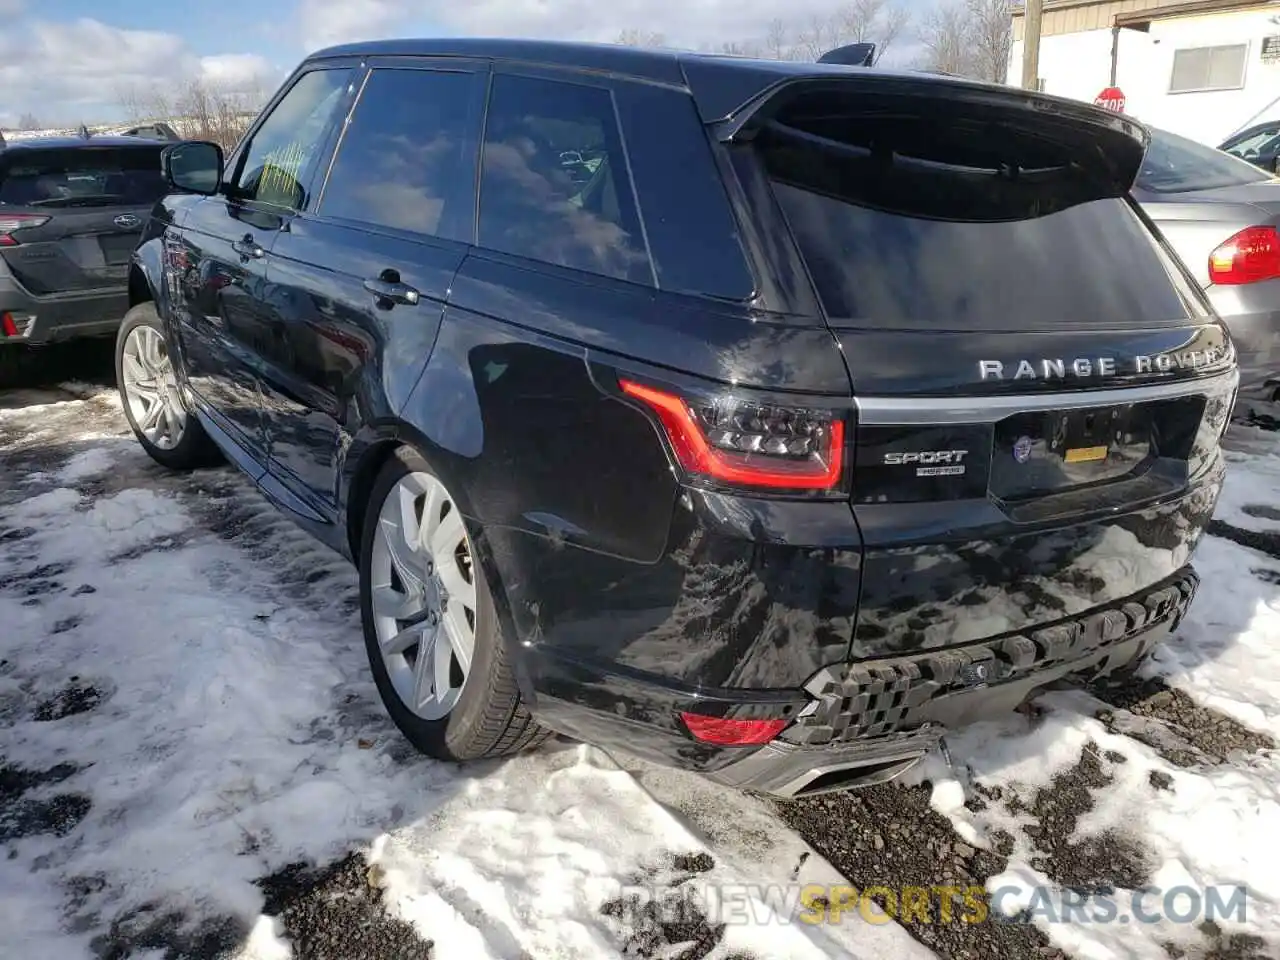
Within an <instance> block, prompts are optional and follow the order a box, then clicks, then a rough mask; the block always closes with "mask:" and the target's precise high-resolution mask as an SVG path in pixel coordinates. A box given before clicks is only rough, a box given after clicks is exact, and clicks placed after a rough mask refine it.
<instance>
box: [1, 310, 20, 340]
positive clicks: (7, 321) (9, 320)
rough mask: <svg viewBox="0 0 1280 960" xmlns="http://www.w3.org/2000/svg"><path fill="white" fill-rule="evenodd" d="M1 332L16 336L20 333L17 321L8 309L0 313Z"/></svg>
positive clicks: (7, 335)
mask: <svg viewBox="0 0 1280 960" xmlns="http://www.w3.org/2000/svg"><path fill="white" fill-rule="evenodd" d="M0 333H3V334H4V335H5V336H6V337H16V336H17V335H18V324H17V321H15V320H14V319H13V314H12V313H9V312H8V311H7V310H6V311H5V312H4V313H0Z"/></svg>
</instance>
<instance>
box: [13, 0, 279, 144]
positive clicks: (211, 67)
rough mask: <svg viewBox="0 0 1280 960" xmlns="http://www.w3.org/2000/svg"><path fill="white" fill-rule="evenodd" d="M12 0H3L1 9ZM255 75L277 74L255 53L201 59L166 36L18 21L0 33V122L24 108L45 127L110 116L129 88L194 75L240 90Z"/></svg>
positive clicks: (96, 25) (85, 21)
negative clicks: (0, 101)
mask: <svg viewBox="0 0 1280 960" xmlns="http://www.w3.org/2000/svg"><path fill="white" fill-rule="evenodd" d="M12 2H13V0H0V12H2V11H3V10H4V9H6V8H5V6H4V5H5V4H12ZM255 72H256V73H261V74H265V75H266V76H265V77H264V79H267V78H272V79H273V78H274V76H275V74H276V73H277V72H276V71H275V70H274V69H273V68H272V66H271V64H270V63H268V62H267V61H266V60H265V59H264V58H262V57H260V56H256V55H252V54H239V53H237V54H227V55H223V56H210V57H203V58H202V57H198V56H196V55H195V54H194V53H193V52H192V51H191V49H190V48H189V47H188V46H187V45H186V44H185V43H184V42H183V40H182V39H181V38H180V37H177V36H175V35H174V34H171V33H162V32H159V31H153V30H122V29H120V28H118V27H112V26H109V25H108V24H105V23H102V22H101V21H99V20H93V19H89V18H82V19H79V20H73V21H69V22H65V23H55V22H52V21H48V20H40V19H21V20H18V21H17V22H16V24H14V25H13V26H8V27H6V29H5V30H4V31H2V32H0V89H2V90H4V93H5V96H4V102H3V104H0V125H3V124H14V123H16V122H17V119H18V117H20V116H21V115H23V114H28V113H29V114H34V115H35V116H36V118H37V119H39V120H40V121H41V122H42V123H44V124H47V125H56V124H75V123H80V122H86V123H93V122H97V121H101V120H110V119H114V118H116V117H118V116H119V115H120V113H121V109H122V102H123V100H124V99H125V98H126V96H127V93H128V92H129V91H137V90H141V89H152V88H155V87H162V88H163V87H169V88H172V89H173V90H177V89H178V88H179V87H180V86H181V85H182V84H183V83H184V82H186V81H188V80H191V79H193V78H203V79H206V80H210V81H213V82H217V83H219V84H228V85H230V86H232V87H234V88H236V89H244V88H245V86H246V85H247V84H249V83H250V81H251V78H252V77H253V76H254V74H255Z"/></svg>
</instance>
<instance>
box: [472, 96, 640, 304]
mask: <svg viewBox="0 0 1280 960" xmlns="http://www.w3.org/2000/svg"><path fill="white" fill-rule="evenodd" d="M479 243H480V246H482V247H487V248H489V249H491V250H498V251H501V252H503V253H510V254H515V255H517V256H522V257H529V258H531V259H534V260H541V261H543V262H545V263H551V264H555V265H557V266H562V267H570V268H573V269H576V270H585V271H588V272H590V273H595V274H600V275H602V276H606V277H614V278H617V279H620V280H631V281H634V282H638V283H648V284H652V282H653V270H652V268H651V266H650V264H649V254H648V251H647V249H646V246H645V242H644V236H643V233H642V231H641V229H640V218H639V216H638V214H637V213H636V206H635V198H634V194H633V191H632V186H631V178H630V176H629V175H628V172H627V161H626V157H625V155H624V154H623V149H622V139H621V136H620V135H619V133H618V122H617V116H616V113H615V111H614V107H613V95H612V94H611V93H610V92H609V90H607V89H606V88H603V87H594V86H587V85H584V84H577V83H567V82H561V81H556V80H543V79H536V78H532V77H517V76H508V75H503V74H498V75H496V76H495V77H494V78H493V86H492V92H491V95H490V99H489V112H488V117H487V121H486V128H485V141H484V161H483V166H482V172H481V178H480V223H479Z"/></svg>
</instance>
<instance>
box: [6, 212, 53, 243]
mask: <svg viewBox="0 0 1280 960" xmlns="http://www.w3.org/2000/svg"><path fill="white" fill-rule="evenodd" d="M48 222H49V218H48V217H42V216H39V215H38V214H34V213H0V247H16V246H17V245H18V241H17V240H15V239H14V238H13V237H12V236H10V234H12V233H13V232H14V231H15V230H28V229H30V228H31V227H39V226H42V225H44V224H46V223H48Z"/></svg>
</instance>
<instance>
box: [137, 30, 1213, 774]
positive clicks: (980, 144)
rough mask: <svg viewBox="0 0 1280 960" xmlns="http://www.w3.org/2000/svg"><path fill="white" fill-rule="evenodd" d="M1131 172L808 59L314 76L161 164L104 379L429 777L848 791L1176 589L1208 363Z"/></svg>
mask: <svg viewBox="0 0 1280 960" xmlns="http://www.w3.org/2000/svg"><path fill="white" fill-rule="evenodd" d="M1147 142H1148V135H1147V133H1146V131H1145V130H1144V128H1142V127H1141V126H1140V125H1138V124H1136V123H1134V122H1133V121H1131V120H1129V119H1126V118H1125V117H1123V116H1117V115H1115V114H1111V113H1108V112H1105V111H1102V110H1099V109H1096V108H1093V107H1091V106H1088V105H1084V104H1079V103H1074V102H1070V101H1065V100H1059V99H1055V98H1052V97H1048V96H1044V95H1041V94H1036V93H1028V92H1024V91H1021V90H1015V89H1010V88H1004V87H994V86H988V85H982V84H976V83H970V82H966V81H960V80H954V79H950V78H940V77H934V76H926V75H912V74H894V73H890V72H886V71H881V70H876V69H863V68H857V67H849V66H842V65H839V64H813V63H808V64H803V63H776V62H762V61H755V60H749V59H742V58H733V57H722V56H712V55H698V54H683V53H676V52H666V51H663V52H657V51H646V50H637V49H627V48H621V47H612V46H595V45H582V44H572V43H541V42H524V41H511V40H493V41H489V40H415V41H409V40H405V41H382V42H376V43H362V44H357V45H350V46H343V47H337V48H333V49H329V50H325V51H323V52H320V53H317V54H315V55H313V56H311V57H310V58H308V59H307V60H306V61H305V62H304V63H303V64H302V65H301V66H300V67H299V68H298V70H297V71H296V72H295V73H294V74H293V75H292V76H291V77H290V78H289V80H288V81H287V82H286V83H285V84H284V86H283V87H282V88H281V90H280V91H279V92H278V93H277V94H276V96H275V97H274V99H273V100H272V102H271V103H270V104H269V105H268V106H267V108H266V109H265V110H264V112H263V114H262V115H261V117H260V118H259V119H258V120H257V122H256V123H255V125H254V126H253V128H252V129H251V130H250V132H249V134H248V135H247V136H246V138H245V140H244V141H243V142H242V143H241V144H240V145H239V147H237V149H236V150H235V151H233V152H232V153H231V154H230V156H229V157H228V158H227V159H226V161H225V162H224V160H223V157H222V155H221V152H220V151H219V149H218V148H217V147H216V146H215V145H213V144H201V143H182V144H178V145H174V146H170V147H168V148H166V153H165V157H164V167H165V171H166V175H167V176H168V178H169V181H170V183H171V184H172V186H173V188H174V192H173V194H171V195H170V196H169V197H167V198H166V199H165V200H163V201H161V203H160V204H159V205H158V206H157V209H156V210H155V211H154V214H153V220H152V224H151V227H150V228H149V231H148V234H147V235H146V236H145V237H144V240H143V242H142V243H141V245H140V246H139V248H138V249H137V251H136V253H135V255H134V261H133V275H132V280H131V282H130V291H131V299H132V301H133V306H132V308H131V310H130V311H129V314H128V316H127V318H126V319H125V321H124V323H123V325H122V327H121V330H120V335H119V338H118V349H117V372H118V377H119V385H120V392H121V396H122V399H123V402H124V407H125V410H126V413H127V415H128V418H129V421H130V423H131V424H132V426H133V428H134V430H135V432H136V434H137V436H138V439H139V441H140V443H141V444H142V446H143V447H144V448H145V450H146V451H147V453H148V454H150V455H151V456H152V457H153V458H154V459H155V460H157V461H158V462H160V463H161V464H165V465H167V466H169V467H172V468H176V469H190V468H194V467H196V466H199V465H202V464H208V463H211V462H214V461H216V460H218V459H219V458H222V457H225V458H227V459H229V460H230V461H231V462H232V463H233V464H234V465H236V466H237V467H239V468H240V469H241V470H242V471H244V472H245V473H246V474H247V475H248V476H249V477H251V478H252V479H253V480H254V481H255V482H256V483H257V485H258V487H259V488H260V489H261V490H262V492H263V493H264V494H265V496H267V497H268V498H269V499H270V500H271V501H273V502H274V503H275V504H276V505H277V506H278V507H279V508H280V509H281V510H283V511H284V512H286V513H287V514H289V515H290V516H291V517H293V518H294V519H295V520H296V521H297V522H298V523H299V524H301V525H302V526H303V527H304V528H306V529H307V530H309V531H311V532H312V533H314V534H315V535H316V536H317V537H318V538H319V539H320V540H322V541H323V542H324V543H326V544H328V545H330V546H331V547H333V548H334V549H335V550H338V551H340V552H342V553H343V554H345V555H346V556H347V557H349V558H350V559H351V560H352V561H354V563H355V564H356V566H357V567H358V570H359V581H360V595H361V604H362V620H363V630H364V640H365V644H366V647H367V650H368V654H369V660H370V664H371V667H372V671H373V675H374V678H375V680H376V682H377V686H378V689H379V691H380V693H381V696H382V698H383V700H384V702H385V705H386V708H387V710H388V712H389V713H390V715H391V717H392V718H393V719H394V721H395V723H396V724H397V725H398V726H399V728H400V729H401V730H402V731H403V733H404V734H405V735H406V736H407V737H408V739H410V740H411V741H412V742H413V743H414V744H415V745H416V746H417V747H418V748H420V749H421V750H423V751H425V752H427V753H428V754H431V755H433V756H436V757H440V758H446V759H461V760H465V759H475V758H482V757H495V756H501V755H505V754H509V753H512V752H514V751H517V750H520V749H522V748H525V747H527V746H529V745H531V744H534V743H536V742H538V741H539V740H540V739H541V738H542V737H543V736H544V735H545V734H546V732H547V731H558V732H560V733H562V734H565V735H569V736H572V737H577V738H581V739H583V740H586V741H589V742H593V743H596V744H599V745H602V746H604V747H606V748H617V749H621V750H625V751H628V752H631V753H634V754H638V755H641V756H645V757H648V758H650V759H655V760H658V761H660V762H666V763H671V764H677V765H680V766H683V767H686V768H689V769H694V770H698V771H701V772H703V773H704V774H706V775H708V776H711V777H713V778H716V779H718V780H719V781H720V782H723V783H725V784H730V785H735V786H738V787H743V788H749V789H753V790H758V791H762V792H766V793H771V794H773V795H776V796H782V797H794V796H800V795H805V794H809V793H815V792H819V791H823V790H830V789H840V788H844V787H848V786H853V785H857V784H866V783H871V782H876V781H879V780H884V779H888V778H891V777H893V776H895V775H897V774H898V773H900V772H901V771H902V770H904V769H905V768H906V767H908V766H909V765H910V764H911V763H912V762H913V761H915V760H916V759H918V758H919V757H920V756H921V755H922V754H923V753H925V752H926V751H928V750H930V749H931V748H932V747H933V746H935V745H936V744H937V743H938V740H939V738H940V737H941V736H942V735H943V734H944V733H945V732H946V731H947V730H948V729H951V728H954V727H956V726H958V725H962V724H965V723H968V722H970V721H972V720H975V719H979V718H983V717H990V716H994V715H999V714H1000V713H1001V712H1004V711H1008V710H1011V709H1013V708H1014V707H1016V706H1017V705H1018V704H1020V703H1021V702H1022V701H1023V700H1025V699H1026V698H1027V697H1028V696H1030V695H1031V694H1033V693H1034V692H1035V691H1037V690H1039V689H1040V688H1042V687H1044V686H1045V685H1047V684H1050V683H1054V682H1056V681H1059V680H1061V679H1063V678H1072V677H1087V676H1099V675H1105V674H1108V673H1110V672H1113V671H1116V670H1120V669H1131V668H1132V667H1133V666H1134V665H1135V664H1137V663H1138V662H1139V661H1140V660H1141V659H1142V658H1143V657H1144V656H1145V655H1147V653H1148V652H1149V651H1150V650H1151V649H1152V647H1153V645H1154V644H1156V643H1159V642H1160V641H1162V640H1163V639H1165V638H1166V637H1168V636H1169V635H1170V633H1171V632H1172V631H1173V630H1175V628H1176V627H1177V626H1178V624H1179V622H1180V620H1181V618H1182V617H1183V616H1184V614H1185V612H1186V610H1187V605H1188V604H1189V603H1190V601H1191V599H1192V596H1193V594H1194V593H1195V590H1196V585H1197V579H1196V576H1195V573H1194V572H1193V570H1192V569H1191V567H1190V566H1189V559H1190V556H1191V553H1192V551H1193V549H1194V548H1195V546H1196V543H1197V541H1198V539H1199V537H1200V536H1201V534H1202V532H1203V530H1204V527H1205V525H1206V523H1207V522H1208V520H1209V518H1210V516H1211V515H1212V512H1213V509H1214V505H1215V503H1216V500H1217V497H1218V493H1219V490H1220V488H1221V483H1222V477H1223V470H1224V467H1223V458H1222V456H1221V453H1220V449H1219V442H1220V437H1221V434H1222V433H1223V431H1224V430H1225V428H1226V424H1227V419H1228V412H1229V410H1230V408H1231V403H1232V399H1233V393H1234V391H1235V388H1236V383H1237V373H1236V367H1235V356H1234V350H1233V347H1232V343H1231V340H1230V338H1229V336H1228V334H1227V332H1226V330H1225V329H1224V327H1223V326H1222V324H1221V323H1220V321H1219V320H1218V319H1217V318H1216V317H1215V316H1214V315H1213V313H1212V311H1211V309H1210V308H1209V306H1208V305H1207V303H1206V301H1205V299H1204V295H1203V293H1202V292H1201V291H1200V289H1199V287H1198V285H1197V284H1196V283H1195V282H1194V280H1193V279H1192V278H1191V277H1190V276H1189V275H1188V274H1187V273H1186V272H1185V270H1184V268H1183V267H1182V266H1181V265H1180V264H1179V262H1178V261H1177V259H1176V258H1175V257H1174V256H1173V255H1172V253H1171V252H1170V249H1169V247H1168V246H1167V245H1166V243H1165V242H1164V241H1163V240H1162V239H1161V237H1160V235H1159V234H1158V232H1157V231H1155V230H1154V229H1153V227H1152V225H1151V222H1150V221H1149V220H1148V219H1147V218H1146V217H1145V216H1144V215H1143V213H1142V211H1141V210H1140V209H1139V208H1138V207H1137V206H1136V204H1135V203H1134V202H1133V200H1132V199H1131V198H1130V197H1129V188H1130V186H1131V185H1132V183H1133V180H1134V176H1135V174H1136V172H1137V170H1138V168H1139V165H1140V163H1141V161H1142V157H1143V153H1144V150H1145V148H1146V145H1147Z"/></svg>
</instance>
